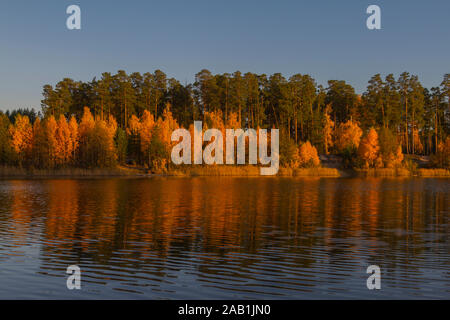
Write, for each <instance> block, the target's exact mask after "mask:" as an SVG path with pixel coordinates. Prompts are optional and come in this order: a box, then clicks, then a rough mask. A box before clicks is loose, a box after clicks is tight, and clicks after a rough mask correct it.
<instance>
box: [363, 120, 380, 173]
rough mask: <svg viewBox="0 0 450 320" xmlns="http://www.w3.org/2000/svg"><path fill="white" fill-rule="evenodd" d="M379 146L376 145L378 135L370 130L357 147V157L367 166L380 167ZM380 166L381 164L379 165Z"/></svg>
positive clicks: (373, 130)
mask: <svg viewBox="0 0 450 320" xmlns="http://www.w3.org/2000/svg"><path fill="white" fill-rule="evenodd" d="M379 150H380V146H379V144H378V133H377V132H376V130H375V129H373V128H371V129H370V130H369V133H368V134H367V135H366V136H365V137H364V138H363V139H362V140H361V142H360V144H359V147H358V153H357V154H358V157H359V158H361V159H362V160H363V161H365V163H366V165H368V166H380V164H379V163H380V161H381V158H380V160H378V161H376V160H377V159H378V158H379ZM381 166H382V164H381Z"/></svg>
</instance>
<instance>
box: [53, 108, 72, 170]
mask: <svg viewBox="0 0 450 320" xmlns="http://www.w3.org/2000/svg"><path fill="white" fill-rule="evenodd" d="M54 151H55V162H56V165H57V166H64V165H66V164H68V163H69V161H70V158H71V155H72V152H73V150H72V142H71V134H70V129H69V125H68V123H67V120H66V118H65V117H64V116H62V115H61V116H60V117H59V119H58V122H57V127H56V132H55V150H54Z"/></svg>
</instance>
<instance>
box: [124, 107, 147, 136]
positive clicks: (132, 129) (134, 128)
mask: <svg viewBox="0 0 450 320" xmlns="http://www.w3.org/2000/svg"><path fill="white" fill-rule="evenodd" d="M146 111H147V110H146ZM140 130H141V123H140V121H139V118H138V117H136V116H135V115H134V114H133V115H132V116H131V118H130V120H129V121H128V128H127V134H128V135H129V136H137V135H139V131H140Z"/></svg>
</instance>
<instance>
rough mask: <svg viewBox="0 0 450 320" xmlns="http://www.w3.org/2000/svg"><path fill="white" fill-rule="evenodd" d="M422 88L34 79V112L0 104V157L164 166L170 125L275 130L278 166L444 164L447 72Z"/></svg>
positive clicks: (410, 81)
mask: <svg viewBox="0 0 450 320" xmlns="http://www.w3.org/2000/svg"><path fill="white" fill-rule="evenodd" d="M438 83H439V85H438V86H436V87H432V88H430V89H428V88H424V87H423V86H422V84H421V83H420V81H419V78H418V77H417V76H415V75H410V74H409V73H407V72H404V73H402V74H401V75H399V76H398V78H396V77H394V75H392V74H389V75H387V76H386V77H382V76H381V75H379V74H377V75H374V76H373V77H372V78H371V79H370V80H369V81H368V85H367V89H366V90H365V92H364V93H363V94H357V93H356V92H355V89H354V88H353V87H352V86H351V85H350V84H348V83H346V82H345V81H342V80H330V81H328V84H327V87H324V86H322V85H318V84H317V83H316V81H315V80H314V79H313V78H312V77H311V76H309V75H303V74H295V75H293V76H291V77H290V78H288V79H287V78H285V77H284V76H283V75H282V74H280V73H275V74H273V75H270V76H266V75H264V74H262V75H258V74H254V73H246V74H241V73H240V72H239V71H237V72H234V73H233V74H227V73H225V74H216V75H214V74H212V73H211V72H210V71H208V70H202V71H200V72H199V73H197V74H196V76H195V82H194V83H193V84H182V83H180V82H179V81H178V80H176V79H173V78H168V77H167V76H166V75H165V74H164V73H163V72H162V71H160V70H156V71H155V72H154V73H144V74H140V73H132V74H127V73H126V72H125V71H122V70H120V71H118V72H117V73H116V74H110V73H103V74H102V75H101V77H100V78H99V79H97V78H94V79H92V81H90V82H81V81H74V80H72V79H68V78H65V79H63V80H62V81H60V82H58V83H57V84H56V85H55V86H54V87H53V86H52V85H45V86H44V87H43V99H42V101H41V107H42V109H41V110H42V111H39V112H36V111H35V110H34V109H19V110H13V111H7V112H5V113H3V112H0V165H3V166H14V167H21V168H40V169H56V168H65V167H80V168H108V167H115V166H117V165H122V164H132V165H135V166H143V167H146V168H149V169H150V170H152V171H153V172H167V170H170V168H171V167H172V166H174V165H173V164H171V163H170V150H171V148H172V146H173V145H174V143H173V142H171V133H172V131H173V130H175V129H176V128H179V127H184V128H190V129H191V130H192V124H193V122H194V120H202V121H203V122H204V123H205V126H204V129H207V128H218V129H221V130H224V129H225V128H255V129H256V128H278V129H280V164H281V166H282V167H290V168H299V167H319V166H321V161H320V159H319V154H320V155H324V156H327V155H334V156H336V157H339V158H341V159H343V164H344V165H345V166H346V167H349V168H395V167H406V166H408V163H407V162H408V161H410V159H413V158H414V157H416V156H423V157H425V158H427V159H429V162H430V166H431V167H437V168H446V169H448V168H449V167H450V160H449V159H450V74H445V75H444V77H443V79H441V80H440V81H439V82H438Z"/></svg>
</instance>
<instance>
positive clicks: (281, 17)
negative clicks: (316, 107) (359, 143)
mask: <svg viewBox="0 0 450 320" xmlns="http://www.w3.org/2000/svg"><path fill="white" fill-rule="evenodd" d="M72 4H76V5H79V6H80V8H81V28H82V29H81V30H68V29H67V27H66V19H67V17H68V16H69V15H68V14H66V8H67V7H68V6H69V5H72ZM371 4H376V5H379V6H380V7H381V27H382V29H381V30H368V29H367V27H366V19H367V17H368V16H369V15H368V14H366V9H367V7H368V6H369V5H371ZM449 13H450V1H448V0H433V1H424V0H422V1H411V0H409V1H406V0H396V1H379V0H373V1H372V0H370V1H361V0H346V1H335V0H327V1H325V0H315V1H312V0H311V1H301V0H293V1H283V0H279V1H275V0H272V1H264V0H228V1H217V0H201V1H197V0H192V1H185V0H184V1H181V0H179V1H178V0H173V1H147V0H145V1H144V0H130V1H106V0H95V1H88V0H81V1H75V0H73V1H72V0H70V1H62V0H43V1H25V0H14V1H13V0H2V1H1V2H0V109H1V110H6V109H14V108H26V107H34V108H36V109H40V100H41V98H42V95H41V93H42V86H43V85H44V84H47V83H48V84H51V85H55V84H56V83H57V82H58V81H60V80H62V79H63V78H65V77H68V78H72V79H74V80H82V81H90V80H92V78H94V77H97V78H98V77H100V75H101V73H102V72H112V73H115V72H116V71H117V70H119V69H122V70H125V71H127V72H128V73H131V72H141V73H144V72H153V71H154V70H155V69H161V70H162V71H164V72H165V73H166V74H167V76H168V77H174V78H177V79H178V80H179V81H180V82H181V83H183V84H185V83H192V82H194V76H195V74H196V73H197V72H199V71H200V70H201V69H204V68H206V69H208V70H210V71H211V72H212V73H225V72H228V73H232V72H234V71H236V70H240V71H241V72H242V73H245V72H254V73H258V74H262V73H264V74H267V75H270V74H273V73H276V72H280V73H282V74H283V75H284V76H285V77H289V76H291V75H292V74H295V73H302V74H304V73H307V74H310V75H311V76H312V77H313V78H315V79H316V80H317V82H318V83H319V84H323V85H326V83H327V81H328V80H330V79H337V80H346V81H347V82H348V83H350V84H351V85H353V86H354V87H355V89H356V91H357V92H358V93H362V92H364V90H365V88H366V86H367V81H368V80H369V78H370V77H371V76H373V75H374V74H376V73H380V74H382V75H383V76H385V75H386V74H388V73H394V74H395V76H396V77H397V76H398V75H399V74H400V73H401V72H403V71H408V72H410V73H411V74H416V75H418V76H419V78H420V81H421V82H422V84H423V85H424V86H425V87H428V88H430V87H432V86H437V85H439V84H440V82H441V81H442V77H443V74H444V73H450V54H449V53H450V41H449V38H450V37H449V34H450V19H449Z"/></svg>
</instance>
